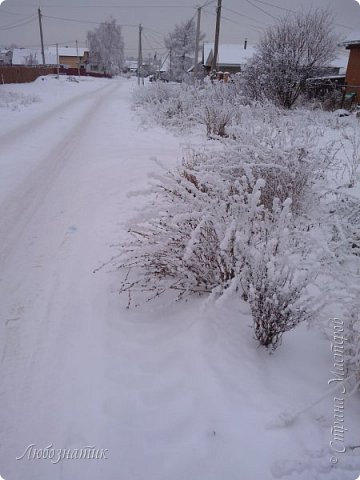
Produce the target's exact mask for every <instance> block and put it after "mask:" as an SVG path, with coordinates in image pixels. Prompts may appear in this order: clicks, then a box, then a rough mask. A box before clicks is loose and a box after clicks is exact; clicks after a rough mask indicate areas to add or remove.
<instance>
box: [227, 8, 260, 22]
mask: <svg viewBox="0 0 360 480" xmlns="http://www.w3.org/2000/svg"><path fill="white" fill-rule="evenodd" d="M224 10H226V11H227V12H230V13H234V14H235V15H239V16H240V17H244V18H248V19H249V20H252V21H253V22H257V23H259V24H261V25H266V23H264V22H262V21H260V20H258V19H257V18H254V17H249V15H245V14H244V13H240V12H237V11H236V10H232V9H231V8H226V7H224Z"/></svg>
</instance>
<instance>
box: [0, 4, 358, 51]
mask: <svg viewBox="0 0 360 480" xmlns="http://www.w3.org/2000/svg"><path fill="white" fill-rule="evenodd" d="M200 1H201V0H200ZM0 2H1V0H0ZM197 2H198V0H193V1H191V0H102V1H101V0H42V1H40V4H41V10H42V13H43V15H44V18H43V30H44V41H45V44H48V45H50V44H55V43H59V44H62V45H69V46H73V45H74V44H75V40H78V41H79V45H82V46H84V45H85V40H86V32H87V30H90V29H93V28H94V27H96V22H102V21H104V20H106V19H107V18H109V16H110V15H112V16H113V17H114V18H116V20H117V21H118V23H120V24H122V25H124V26H123V36H124V40H125V47H126V52H125V53H126V55H127V56H131V55H133V56H136V52H137V32H138V28H137V25H138V24H139V23H141V24H142V25H143V27H144V50H145V54H144V55H147V54H150V52H151V53H153V52H154V51H155V50H156V51H157V52H158V53H163V52H164V45H163V37H164V35H165V34H166V33H168V32H169V31H171V30H172V29H173V28H174V25H175V24H177V23H180V22H181V21H183V20H186V19H188V18H191V17H192V16H194V15H196V8H195V7H196V6H197V4H199V2H198V3H197ZM205 2H206V0H203V3H205ZM216 3H217V2H216V0H215V1H213V2H211V4H210V5H208V6H206V7H205V8H203V10H202V23H201V25H202V31H203V32H204V33H205V35H206V40H208V41H213V37H214V27H215V10H216ZM200 5H201V3H200ZM222 5H223V9H222V13H223V17H222V23H221V32H220V41H221V42H222V43H243V42H244V40H245V38H247V39H248V40H249V43H251V44H252V43H256V41H257V39H258V38H259V36H260V35H261V32H262V31H263V30H264V28H266V26H267V25H269V24H271V23H273V22H274V20H275V19H276V17H278V16H279V15H283V14H286V11H287V10H301V9H309V8H310V7H321V8H324V7H325V8H326V7H328V8H329V9H330V10H331V11H332V12H333V13H334V17H335V22H336V24H337V28H338V29H339V32H340V33H341V34H343V35H344V36H347V35H348V34H349V33H350V32H351V30H354V29H355V30H356V29H358V30H360V5H359V3H358V2H357V1H355V0H223V2H222ZM38 6H39V1H38V2H37V1H36V0H5V1H3V2H2V3H1V5H0V46H7V45H10V44H12V43H15V44H16V45H18V46H37V45H39V44H40V36H39V26H38V20H37V8H38ZM50 17H58V18H50ZM87 22H88V23H87ZM91 22H94V23H91Z"/></svg>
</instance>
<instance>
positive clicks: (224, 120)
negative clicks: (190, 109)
mask: <svg viewBox="0 0 360 480" xmlns="http://www.w3.org/2000/svg"><path fill="white" fill-rule="evenodd" d="M236 87H237V85H236V84H234V85H233V84H226V83H221V82H217V83H214V84H212V83H209V84H206V85H205V86H204V87H203V88H202V89H199V90H198V92H197V104H196V105H195V108H194V117H195V119H196V120H197V121H198V122H199V123H201V124H203V125H205V126H206V134H207V137H208V138H212V137H225V136H227V131H226V127H227V126H229V125H230V124H231V123H232V122H233V121H234V122H235V121H236V120H238V119H239V113H240V108H241V104H242V97H241V96H240V95H239V91H238V89H237V88H236Z"/></svg>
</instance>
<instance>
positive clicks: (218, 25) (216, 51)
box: [211, 0, 221, 71]
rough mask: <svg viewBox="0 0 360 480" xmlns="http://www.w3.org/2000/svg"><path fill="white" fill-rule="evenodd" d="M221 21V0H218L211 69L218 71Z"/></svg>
mask: <svg viewBox="0 0 360 480" xmlns="http://www.w3.org/2000/svg"><path fill="white" fill-rule="evenodd" d="M220 22H221V0H218V5H217V9H216V28H215V43H214V57H213V60H212V65H211V69H212V70H215V71H216V64H217V57H218V52H219V36H220Z"/></svg>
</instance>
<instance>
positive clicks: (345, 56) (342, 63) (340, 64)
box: [330, 48, 350, 75]
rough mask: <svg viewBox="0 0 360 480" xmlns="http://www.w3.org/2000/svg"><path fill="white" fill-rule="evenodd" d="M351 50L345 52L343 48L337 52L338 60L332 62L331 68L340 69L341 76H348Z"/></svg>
mask: <svg viewBox="0 0 360 480" xmlns="http://www.w3.org/2000/svg"><path fill="white" fill-rule="evenodd" d="M349 55H350V52H349V50H345V49H344V48H341V49H339V50H338V51H337V54H336V58H334V60H333V61H332V62H330V66H331V67H334V68H339V69H340V70H339V73H340V74H344V75H345V74H346V70H347V66H348V63H349Z"/></svg>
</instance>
